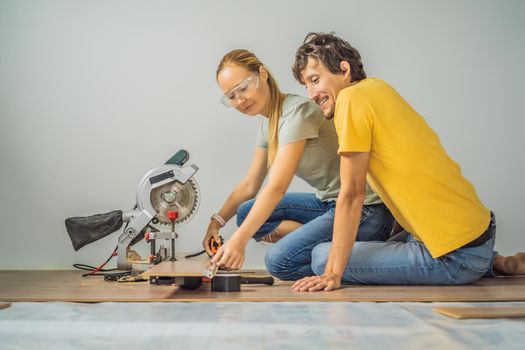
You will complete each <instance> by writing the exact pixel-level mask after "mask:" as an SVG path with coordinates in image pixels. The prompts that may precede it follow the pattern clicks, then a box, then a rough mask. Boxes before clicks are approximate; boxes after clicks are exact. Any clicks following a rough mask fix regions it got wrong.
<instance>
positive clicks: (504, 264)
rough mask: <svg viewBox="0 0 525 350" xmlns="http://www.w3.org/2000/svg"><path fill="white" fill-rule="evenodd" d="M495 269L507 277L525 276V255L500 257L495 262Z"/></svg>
mask: <svg viewBox="0 0 525 350" xmlns="http://www.w3.org/2000/svg"><path fill="white" fill-rule="evenodd" d="M494 269H495V270H497V271H498V272H501V273H503V274H505V275H507V276H516V275H525V253H517V254H515V255H513V256H501V255H498V256H497V257H496V259H495V260H494Z"/></svg>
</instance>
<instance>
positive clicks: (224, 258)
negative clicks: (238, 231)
mask: <svg viewBox="0 0 525 350" xmlns="http://www.w3.org/2000/svg"><path fill="white" fill-rule="evenodd" d="M245 247H246V244H243V243H242V242H241V241H239V240H237V239H235V237H232V238H231V239H230V240H228V241H226V243H224V244H223V245H222V246H221V247H220V248H219V250H218V251H217V253H216V254H215V255H214V256H213V258H212V259H211V262H210V263H211V264H216V265H217V266H219V267H220V268H221V269H223V270H239V269H240V268H241V267H242V264H243V263H244V248H245Z"/></svg>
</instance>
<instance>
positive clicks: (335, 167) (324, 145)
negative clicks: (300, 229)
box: [257, 94, 381, 204]
mask: <svg viewBox="0 0 525 350" xmlns="http://www.w3.org/2000/svg"><path fill="white" fill-rule="evenodd" d="M305 139H306V145H305V148H304V152H303V154H302V156H301V160H300V161H299V165H298V166H297V169H296V172H295V175H297V176H298V177H299V178H301V179H303V180H304V181H305V182H306V183H307V184H309V185H310V186H312V187H313V188H315V189H316V196H317V198H319V199H320V200H322V201H330V200H336V199H337V195H338V194H339V190H340V188H341V182H340V178H339V155H338V154H337V149H338V143H337V133H336V131H335V127H334V123H333V122H332V121H331V120H326V119H325V118H324V116H323V112H322V111H321V110H320V109H319V107H318V106H317V105H316V104H315V103H313V102H312V101H309V100H308V99H306V98H304V97H301V96H297V95H292V94H288V95H287V97H286V99H285V100H284V103H283V114H282V115H281V118H279V130H278V142H279V145H285V144H288V143H293V142H297V141H300V140H305ZM257 146H259V147H263V148H268V118H263V120H262V122H261V125H260V127H259V134H258V135H257ZM366 192H367V193H366V199H365V204H375V203H381V200H380V199H379V197H378V196H377V194H375V193H374V192H373V191H372V189H371V188H370V187H369V186H368V184H367V189H366Z"/></svg>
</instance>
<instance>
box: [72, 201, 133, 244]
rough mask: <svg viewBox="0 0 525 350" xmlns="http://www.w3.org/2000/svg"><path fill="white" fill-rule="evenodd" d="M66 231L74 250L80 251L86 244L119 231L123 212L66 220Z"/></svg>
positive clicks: (117, 211) (116, 211)
mask: <svg viewBox="0 0 525 350" xmlns="http://www.w3.org/2000/svg"><path fill="white" fill-rule="evenodd" d="M65 222H66V230H67V234H68V235H69V238H70V239H71V243H73V248H74V249H75V251H77V250H79V249H80V248H82V247H83V246H85V245H86V244H90V243H93V242H95V241H98V240H99V239H101V238H104V237H106V236H107V235H109V234H111V233H113V232H115V231H117V230H118V229H119V228H120V227H121V226H122V223H123V221H122V210H113V211H110V212H109V213H105V214H97V215H91V216H77V217H74V218H68V219H66V220H65Z"/></svg>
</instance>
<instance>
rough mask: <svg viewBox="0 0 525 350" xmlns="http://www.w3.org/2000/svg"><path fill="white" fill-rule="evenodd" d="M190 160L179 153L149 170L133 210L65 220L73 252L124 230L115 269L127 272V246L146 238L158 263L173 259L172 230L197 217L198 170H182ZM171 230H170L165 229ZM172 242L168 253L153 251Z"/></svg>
mask: <svg viewBox="0 0 525 350" xmlns="http://www.w3.org/2000/svg"><path fill="white" fill-rule="evenodd" d="M188 159H189V153H188V152H187V151H185V150H180V151H178V152H177V153H176V154H175V155H174V156H173V157H171V158H170V159H169V160H168V161H167V162H166V163H165V164H164V165H162V166H160V167H157V168H154V169H152V170H150V171H149V172H148V173H147V174H146V175H144V177H143V178H142V180H141V181H140V183H139V186H138V189H137V203H136V205H135V207H134V208H133V209H132V210H129V211H126V212H122V211H121V210H115V211H112V212H109V213H105V214H98V215H93V216H88V217H74V218H69V219H66V222H65V223H66V229H67V232H68V234H69V237H70V238H71V242H72V243H73V247H74V249H75V250H78V249H80V248H82V247H83V246H84V245H86V244H89V243H92V242H94V241H96V240H98V239H101V238H103V237H105V236H107V235H109V234H110V233H113V232H115V231H116V230H118V229H119V228H120V227H121V226H122V224H123V223H124V222H126V223H127V224H126V226H125V227H124V231H123V232H122V234H121V235H120V236H119V238H118V245H117V248H116V251H117V268H118V270H130V269H131V267H132V260H133V256H132V254H131V251H130V246H132V245H133V244H135V243H137V242H138V241H140V240H142V239H143V238H146V240H147V241H148V242H150V243H151V254H152V256H153V258H154V259H157V262H158V261H160V260H165V259H170V260H176V258H175V239H176V238H177V236H178V234H177V232H176V231H175V227H177V228H178V227H180V226H181V225H183V224H185V223H187V222H188V221H189V220H190V219H191V218H192V217H193V216H194V215H195V213H196V211H197V209H198V207H199V203H200V192H199V187H198V185H197V182H196V181H195V179H194V178H193V175H194V174H195V173H196V172H197V170H199V168H198V167H197V166H196V165H194V164H192V165H189V166H184V165H185V163H186V162H187V161H188ZM170 226H171V230H168V228H169V227H170ZM158 239H165V240H170V241H171V247H170V248H171V249H168V248H166V247H160V249H159V250H158V251H157V250H156V249H155V240H158Z"/></svg>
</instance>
